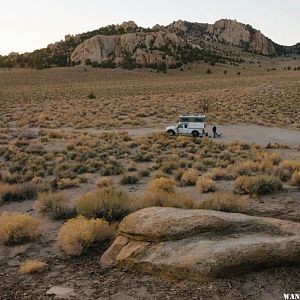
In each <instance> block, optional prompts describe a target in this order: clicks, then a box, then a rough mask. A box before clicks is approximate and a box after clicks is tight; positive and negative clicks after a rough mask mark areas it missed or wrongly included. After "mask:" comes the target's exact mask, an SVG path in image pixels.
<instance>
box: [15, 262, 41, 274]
mask: <svg viewBox="0 0 300 300" xmlns="http://www.w3.org/2000/svg"><path fill="white" fill-rule="evenodd" d="M46 267H47V263H45V262H43V261H41V260H38V259H28V260H26V261H25V262H24V263H22V264H21V266H20V268H19V273H20V274H23V275H25V274H32V273H41V272H43V271H44V270H45V269H46Z"/></svg>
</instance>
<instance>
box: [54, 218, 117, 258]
mask: <svg viewBox="0 0 300 300" xmlns="http://www.w3.org/2000/svg"><path fill="white" fill-rule="evenodd" d="M113 235H114V231H113V228H112V227H111V226H110V225H109V224H108V223H107V222H105V221H104V220H101V219H91V220H88V219H86V218H84V217H83V216H79V217H77V218H74V219H70V220H68V221H67V222H66V223H65V224H64V225H63V226H62V227H61V228H60V230H59V232H58V237H57V241H58V245H59V246H60V247H61V248H62V250H63V251H64V252H66V253H67V254H68V255H71V256H78V255H80V254H81V253H82V252H83V251H84V250H85V249H87V248H89V247H90V246H92V245H93V244H94V243H96V242H101V241H105V240H108V239H111V238H112V237H113Z"/></svg>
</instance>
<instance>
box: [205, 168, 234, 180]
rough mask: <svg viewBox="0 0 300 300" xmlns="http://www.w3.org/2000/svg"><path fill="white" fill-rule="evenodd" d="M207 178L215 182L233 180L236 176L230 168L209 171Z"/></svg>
mask: <svg viewBox="0 0 300 300" xmlns="http://www.w3.org/2000/svg"><path fill="white" fill-rule="evenodd" d="M207 176H209V177H211V178H212V179H213V180H232V179H234V178H235V175H234V174H233V172H232V171H231V170H230V169H229V168H226V169H224V168H213V169H211V170H210V171H209V173H208V174H207Z"/></svg>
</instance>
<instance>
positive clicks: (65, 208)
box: [33, 192, 73, 218]
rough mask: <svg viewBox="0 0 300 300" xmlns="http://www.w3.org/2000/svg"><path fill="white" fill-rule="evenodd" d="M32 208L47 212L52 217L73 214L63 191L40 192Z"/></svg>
mask: <svg viewBox="0 0 300 300" xmlns="http://www.w3.org/2000/svg"><path fill="white" fill-rule="evenodd" d="M33 208H34V209H35V210H36V211H38V212H45V213H49V214H50V215H51V216H52V217H54V218H62V217H68V216H70V215H72V214H73V210H72V209H71V208H70V207H69V203H68V200H67V199H66V197H65V196H64V194H63V193H52V192H48V193H40V194H39V195H38V198H37V200H36V201H35V202H34V205H33Z"/></svg>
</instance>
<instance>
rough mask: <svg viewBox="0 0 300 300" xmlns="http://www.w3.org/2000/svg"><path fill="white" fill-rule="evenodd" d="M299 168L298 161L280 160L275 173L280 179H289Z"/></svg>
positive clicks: (299, 163)
mask: <svg viewBox="0 0 300 300" xmlns="http://www.w3.org/2000/svg"><path fill="white" fill-rule="evenodd" d="M299 170H300V162H299V161H292V160H284V161H282V162H281V163H280V164H279V166H278V169H277V172H276V175H278V176H279V177H280V179H281V180H283V181H287V180H289V179H290V178H291V177H292V175H293V173H294V172H295V171H299Z"/></svg>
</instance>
